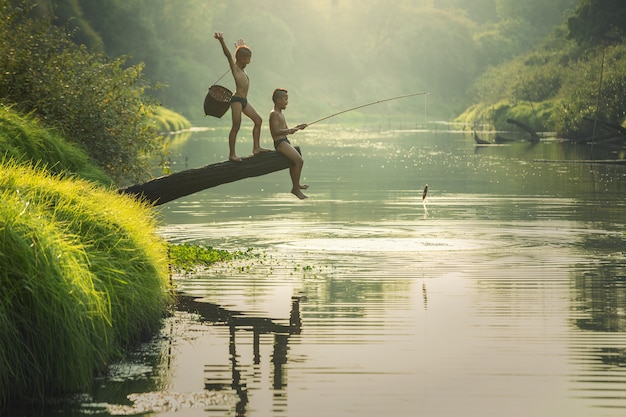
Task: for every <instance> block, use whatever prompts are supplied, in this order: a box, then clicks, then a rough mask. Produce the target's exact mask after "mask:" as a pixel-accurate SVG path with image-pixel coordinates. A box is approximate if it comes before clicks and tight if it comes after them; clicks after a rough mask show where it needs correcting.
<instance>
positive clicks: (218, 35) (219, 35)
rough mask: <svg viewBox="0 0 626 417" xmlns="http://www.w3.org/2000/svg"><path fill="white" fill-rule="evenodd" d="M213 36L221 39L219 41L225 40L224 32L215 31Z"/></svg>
mask: <svg viewBox="0 0 626 417" xmlns="http://www.w3.org/2000/svg"><path fill="white" fill-rule="evenodd" d="M213 37H214V38H215V39H217V40H219V41H223V40H224V34H223V33H222V32H215V34H214V35H213Z"/></svg>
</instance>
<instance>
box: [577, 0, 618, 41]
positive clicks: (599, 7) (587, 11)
mask: <svg viewBox="0 0 626 417" xmlns="http://www.w3.org/2000/svg"><path fill="white" fill-rule="evenodd" d="M567 27H568V29H569V37H570V38H571V39H574V40H575V41H576V42H577V43H578V44H580V45H586V46H589V45H597V44H616V43H620V42H622V41H623V39H624V36H626V3H624V1H623V0H582V1H581V2H580V4H579V6H578V8H577V9H576V12H575V13H574V15H573V16H572V17H570V18H569V19H568V21H567Z"/></svg>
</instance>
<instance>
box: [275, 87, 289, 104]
mask: <svg viewBox="0 0 626 417" xmlns="http://www.w3.org/2000/svg"><path fill="white" fill-rule="evenodd" d="M283 94H288V91H287V90H286V89H284V88H277V89H276V90H274V93H273V94H272V101H273V102H274V103H276V100H278V97H280V96H281V95H283Z"/></svg>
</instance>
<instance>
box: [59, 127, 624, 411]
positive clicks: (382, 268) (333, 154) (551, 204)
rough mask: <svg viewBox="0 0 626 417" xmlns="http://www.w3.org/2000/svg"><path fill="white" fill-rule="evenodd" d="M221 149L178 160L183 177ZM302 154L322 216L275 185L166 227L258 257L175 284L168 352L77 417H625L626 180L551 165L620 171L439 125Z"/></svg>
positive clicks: (331, 138)
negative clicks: (484, 140)
mask: <svg viewBox="0 0 626 417" xmlns="http://www.w3.org/2000/svg"><path fill="white" fill-rule="evenodd" d="M247 134H248V132H247V131H246V130H245V128H244V129H242V133H240V139H239V143H238V152H239V153H240V154H245V153H246V152H247V151H249V149H251V144H250V138H249V137H246V135H247ZM226 135H227V131H226V130H224V129H221V128H220V129H215V130H201V131H195V132H193V133H191V134H189V135H187V136H188V137H185V138H184V139H185V140H182V139H180V138H179V139H173V140H172V142H171V144H170V150H171V152H172V167H173V169H174V170H181V169H185V168H186V167H189V168H192V167H198V166H202V165H205V164H208V163H213V162H218V161H223V160H225V159H226V156H227V153H226V151H227V143H226V139H225V137H226ZM291 139H292V142H293V143H294V144H295V145H298V146H300V147H301V149H302V153H303V155H304V159H305V167H304V171H303V176H304V178H303V181H302V182H303V183H307V184H309V185H310V188H309V189H308V190H307V191H306V194H308V195H309V196H310V198H309V199H307V200H304V201H300V200H298V199H297V198H295V197H294V196H293V195H291V194H289V190H290V182H289V176H288V172H287V171H286V170H284V171H280V172H276V173H273V174H269V175H265V176H262V177H257V178H251V179H246V180H243V181H238V182H236V183H231V184H225V185H222V186H219V187H216V188H213V189H209V190H205V191H203V192H200V193H197V194H194V195H191V196H188V197H185V198H182V199H179V200H176V201H173V202H170V203H167V204H165V205H163V206H160V207H159V208H158V209H157V210H158V211H159V213H160V216H161V217H162V222H163V226H162V228H161V233H162V235H163V236H164V237H166V238H167V239H168V240H170V241H172V242H178V243H182V242H191V243H197V244H203V245H209V246H213V247H217V248H221V249H228V250H247V249H248V248H252V249H251V252H250V253H251V257H250V258H249V259H243V260H239V261H235V262H232V263H225V264H220V265H218V266H215V267H213V268H211V269H209V270H207V271H199V272H198V273H196V274H189V275H179V276H175V277H174V279H175V281H176V284H177V286H178V288H179V290H180V291H181V303H180V305H179V307H178V309H177V311H176V312H175V313H174V314H173V315H172V316H171V317H169V318H168V319H167V320H166V321H165V322H164V326H163V329H162V332H161V334H160V335H159V336H158V337H156V338H155V339H154V340H153V341H152V342H150V343H148V344H146V345H145V346H143V347H142V348H141V349H140V350H139V351H138V352H136V353H135V354H134V355H133V357H132V358H131V359H129V360H128V361H127V362H124V363H120V364H115V365H114V366H112V367H111V375H110V376H109V377H107V378H105V379H102V380H99V381H98V384H97V386H96V388H95V389H94V391H93V392H91V393H88V394H85V395H83V396H81V397H79V399H78V401H77V403H78V404H79V405H78V406H76V407H75V408H73V409H72V411H71V415H104V416H110V415H136V414H139V415H151V416H152V415H154V416H250V417H261V416H262V417H268V416H269V417H273V416H275V417H282V416H298V417H304V416H337V417H343V416H359V417H364V416H372V417H374V416H376V417H379V416H395V417H398V416H407V417H408V416H431V417H436V416H442V417H443V416H445V417H448V416H480V417H489V416H494V417H496V416H497V417H502V416H510V417H513V416H525V417H526V416H534V417H544V416H545V417H548V416H569V417H576V416H581V417H590V416H594V417H595V416H619V415H625V414H626V333H625V330H626V248H625V245H624V243H625V241H626V235H625V234H624V231H625V229H624V226H625V224H626V202H625V201H624V196H625V195H626V166H620V165H610V164H593V165H591V164H586V163H569V162H553V161H555V160H577V159H587V158H588V157H589V153H590V152H592V151H593V153H594V155H596V157H598V158H602V159H608V158H616V157H621V155H616V154H614V153H610V152H608V151H607V150H606V149H602V148H599V147H596V149H594V150H591V149H590V148H589V147H588V146H586V145H570V144H564V143H561V142H559V141H557V140H554V139H548V140H543V141H541V142H540V143H538V144H531V143H528V142H519V143H514V144H510V145H506V146H480V147H477V146H475V145H474V143H473V141H472V138H471V136H470V135H468V134H465V133H462V132H455V131H452V130H450V129H449V128H448V127H447V126H445V125H439V127H438V129H437V130H436V131H432V130H431V131H421V130H418V129H406V128H405V129H393V128H389V127H387V128H382V127H370V128H360V129H359V128H355V127H346V126H340V125H320V126H317V125H315V126H311V127H310V128H309V129H307V130H305V131H303V132H298V133H297V134H296V135H294V136H292V137H291ZM263 141H264V142H268V140H266V139H263ZM263 144H264V145H265V146H268V145H269V143H263ZM543 160H550V161H548V162H546V161H543ZM426 184H428V194H427V198H426V200H425V201H424V202H423V201H422V191H423V189H424V186H425V185H426ZM70 408H71V407H70ZM67 410H68V409H67V408H66V414H65V415H69V414H68V411H67Z"/></svg>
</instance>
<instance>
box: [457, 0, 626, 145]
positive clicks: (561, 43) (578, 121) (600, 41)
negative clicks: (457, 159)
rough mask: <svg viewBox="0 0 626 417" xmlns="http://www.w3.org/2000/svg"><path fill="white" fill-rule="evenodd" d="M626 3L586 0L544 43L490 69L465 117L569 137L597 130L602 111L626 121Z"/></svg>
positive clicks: (619, 121)
mask: <svg viewBox="0 0 626 417" xmlns="http://www.w3.org/2000/svg"><path fill="white" fill-rule="evenodd" d="M625 13H626V4H624V3H623V2H618V1H613V0H583V1H581V2H580V5H579V7H578V8H577V9H576V11H575V13H573V14H572V15H571V16H570V17H569V18H568V19H567V20H565V21H564V23H563V24H562V25H560V26H559V27H558V28H557V29H556V30H555V31H553V32H552V33H551V34H550V35H549V36H548V37H547V38H546V39H545V41H544V42H543V43H542V44H540V45H539V46H538V47H537V48H536V49H534V50H532V51H530V52H527V53H524V54H520V55H518V56H516V57H514V58H513V59H511V60H509V61H506V62H504V63H502V64H500V65H498V66H494V67H492V68H489V69H488V70H487V71H486V72H485V73H483V74H482V75H481V76H480V77H479V79H478V80H477V81H476V82H475V83H474V84H473V87H472V90H471V94H472V95H473V96H474V97H475V98H476V99H475V105H474V106H472V107H470V108H469V110H467V111H466V112H465V114H464V115H463V120H465V121H471V120H484V121H489V122H492V123H493V124H494V125H495V127H496V128H499V129H505V128H507V127H510V125H507V123H506V120H507V119H508V118H514V119H518V120H523V121H526V122H527V123H529V124H530V125H531V126H532V127H534V128H535V129H536V130H553V131H556V132H557V134H559V135H560V136H563V137H567V138H572V139H582V138H588V137H591V136H592V133H593V123H590V122H589V119H594V118H595V117H596V116H597V117H598V118H599V119H601V120H604V121H607V122H609V123H612V124H615V125H620V124H622V123H624V121H625V119H626V58H624V57H625V56H626V43H625V39H624V36H625V34H626V31H625V28H624V25H625V24H624V22H625V20H624V18H623V16H625Z"/></svg>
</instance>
